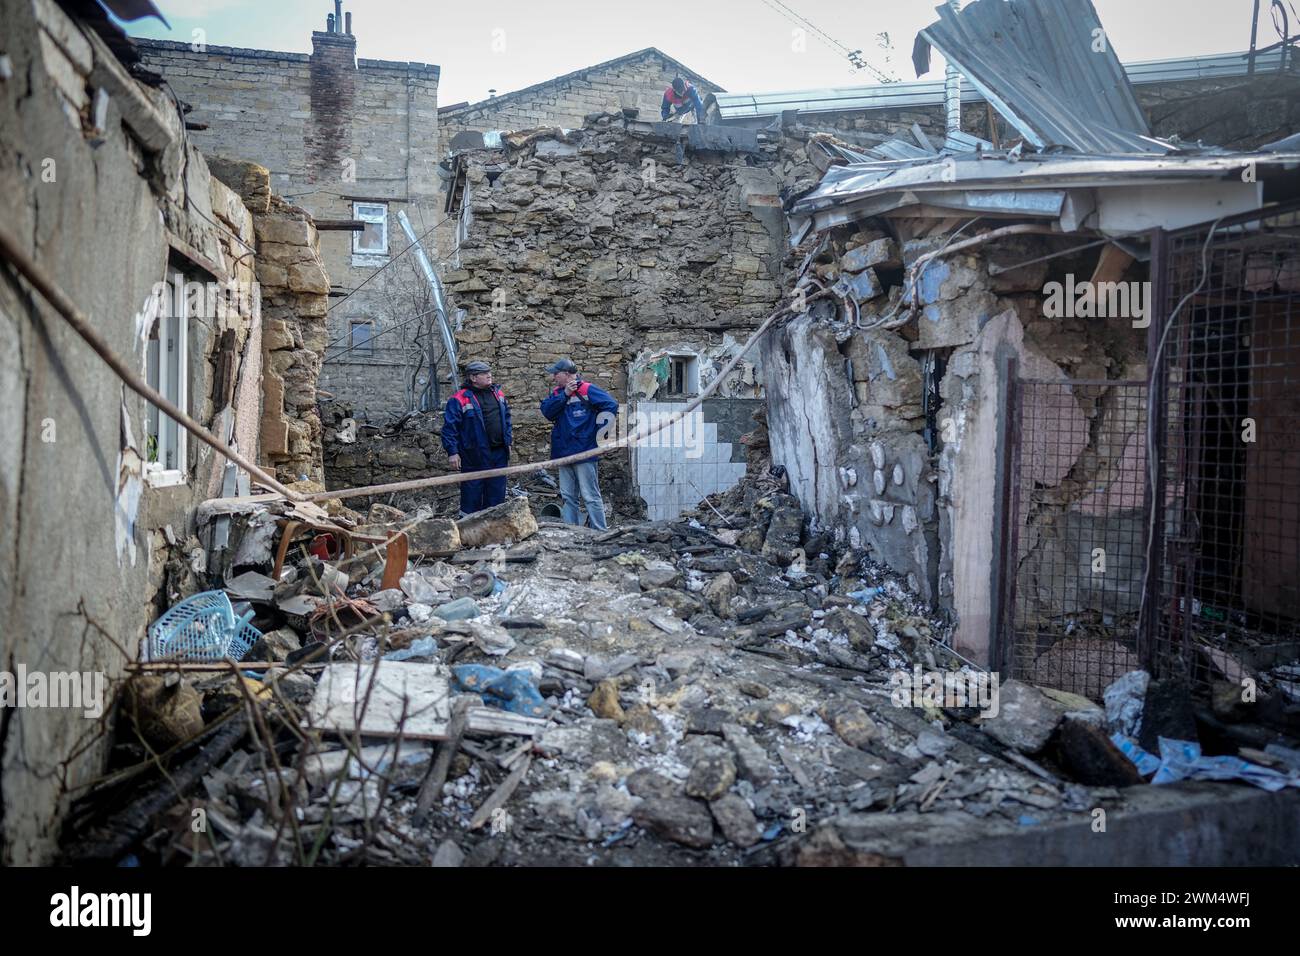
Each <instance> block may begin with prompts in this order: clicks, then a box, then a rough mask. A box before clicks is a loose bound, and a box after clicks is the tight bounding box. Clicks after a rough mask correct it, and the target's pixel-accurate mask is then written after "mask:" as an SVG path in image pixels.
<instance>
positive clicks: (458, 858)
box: [433, 840, 465, 867]
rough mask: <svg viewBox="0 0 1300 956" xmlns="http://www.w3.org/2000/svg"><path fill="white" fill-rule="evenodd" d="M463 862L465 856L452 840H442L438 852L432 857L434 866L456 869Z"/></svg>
mask: <svg viewBox="0 0 1300 956" xmlns="http://www.w3.org/2000/svg"><path fill="white" fill-rule="evenodd" d="M464 862H465V854H464V853H463V852H461V849H460V847H458V846H457V845H456V843H455V841H453V840H443V841H442V845H441V846H439V847H438V851H437V852H436V853H434V855H433V865H434V866H450V867H457V866H460V865H461V864H462V863H464Z"/></svg>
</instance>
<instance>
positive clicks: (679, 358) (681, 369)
mask: <svg viewBox="0 0 1300 956" xmlns="http://www.w3.org/2000/svg"><path fill="white" fill-rule="evenodd" d="M699 390H700V373H699V361H698V360H697V359H696V358H695V356H693V355H670V356H669V357H668V394H669V395H695V394H696V393H698V392H699Z"/></svg>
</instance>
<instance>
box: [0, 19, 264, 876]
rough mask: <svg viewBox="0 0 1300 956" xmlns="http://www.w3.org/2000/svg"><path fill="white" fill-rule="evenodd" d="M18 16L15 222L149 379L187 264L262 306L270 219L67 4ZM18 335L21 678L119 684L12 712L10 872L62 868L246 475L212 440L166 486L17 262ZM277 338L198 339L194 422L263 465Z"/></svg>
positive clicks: (3, 279)
mask: <svg viewBox="0 0 1300 956" xmlns="http://www.w3.org/2000/svg"><path fill="white" fill-rule="evenodd" d="M0 22H3V23H4V24H5V31H6V32H5V50H4V52H5V53H6V54H7V55H8V57H9V58H10V63H11V66H12V72H11V73H9V74H8V75H6V76H5V77H4V78H3V79H0V129H3V130H4V131H5V134H4V136H3V137H0V221H2V222H4V224H5V229H6V230H7V231H9V232H10V233H11V234H12V235H14V236H15V237H16V238H17V240H18V241H19V243H20V244H21V245H22V246H23V247H24V248H26V249H27V251H28V253H29V254H30V255H32V256H33V257H34V258H35V260H36V261H37V263H38V264H39V265H40V266H41V267H42V268H43V269H44V270H45V271H46V272H47V273H48V274H49V275H50V276H52V277H53V279H54V281H56V282H57V283H58V284H59V286H60V288H61V289H62V290H63V291H64V292H65V293H66V294H67V295H68V296H69V297H70V298H71V299H72V300H73V301H74V302H76V303H77V304H78V305H80V306H81V308H82V309H83V310H85V311H86V312H87V313H88V314H90V315H91V317H92V319H93V321H94V322H95V326H96V329H97V330H98V331H99V333H100V334H101V335H102V336H103V337H104V339H105V340H106V341H107V343H108V345H109V347H110V348H111V349H113V351H114V352H115V353H116V354H118V355H120V356H123V357H126V358H127V359H128V361H129V363H130V364H131V365H132V366H133V367H137V368H139V369H140V370H141V372H142V373H143V372H144V369H145V352H146V346H147V342H148V336H149V330H150V327H151V325H152V323H153V322H154V321H155V320H156V318H157V313H156V311H155V305H156V302H157V300H156V296H155V284H156V283H159V282H161V281H162V280H164V279H165V278H166V277H167V274H168V273H167V269H168V266H169V265H172V266H174V267H176V268H178V269H180V270H181V271H182V272H183V273H184V275H185V277H186V278H187V279H194V280H195V281H200V282H204V281H212V282H220V281H224V280H230V279H233V280H235V282H236V283H237V284H239V285H242V286H243V287H244V290H245V291H247V285H248V283H249V280H250V279H251V278H252V276H253V274H254V268H255V265H256V262H255V257H254V256H253V255H251V254H250V252H249V247H250V245H251V244H252V243H253V242H254V241H255V239H254V235H255V234H254V229H253V217H252V214H251V213H250V212H249V210H248V209H247V208H246V207H245V206H244V205H243V204H242V202H241V200H240V198H239V197H238V196H237V195H236V194H235V193H234V192H233V191H232V190H231V189H229V188H227V187H226V186H224V185H223V184H222V183H221V182H219V181H217V180H216V179H214V178H213V177H212V176H211V175H210V173H209V169H208V166H207V164H206V162H205V161H204V158H203V156H202V155H201V153H200V152H199V151H198V150H197V149H196V148H195V147H194V146H193V145H192V144H187V143H186V140H185V137H184V135H183V131H182V128H181V120H180V117H179V116H178V114H177V113H176V110H175V108H174V105H173V104H172V102H171V100H170V98H169V97H168V96H167V95H166V94H165V93H163V92H161V91H157V90H152V89H149V88H147V87H144V86H139V85H137V84H134V83H133V82H132V81H131V80H130V79H129V77H128V75H127V73H126V71H125V68H124V67H123V66H122V65H121V64H120V63H119V62H118V61H117V60H116V59H115V58H114V57H113V56H112V54H111V53H109V52H108V49H107V47H106V46H104V45H102V44H101V43H99V42H98V37H96V36H94V35H93V34H92V33H91V31H89V30H85V31H83V30H82V29H81V25H80V24H78V23H76V22H74V21H73V20H72V19H70V18H69V16H68V15H67V14H65V13H64V12H63V10H62V9H61V8H60V7H59V6H58V5H56V4H55V3H53V2H51V0H36V2H35V3H33V2H32V0H0ZM97 70H98V71H100V72H99V73H98V76H99V77H100V79H99V80H97V81H96V83H97V84H98V83H101V82H103V77H104V75H105V74H106V73H108V74H112V75H113V76H114V77H115V78H116V79H115V81H114V82H115V84H119V85H115V86H114V91H113V92H112V93H110V96H109V99H108V103H107V113H106V115H105V119H104V122H103V124H102V127H99V128H97V127H96V125H95V112H94V110H93V109H92V108H91V106H92V104H91V100H90V91H93V90H94V88H95V86H93V85H91V84H90V76H91V75H92V73H93V72H95V71H97ZM237 287H238V285H237ZM0 327H2V328H3V329H4V331H5V333H6V336H5V337H6V340H7V341H8V342H10V343H11V348H8V349H6V350H4V353H3V357H0V400H2V401H3V404H4V407H5V408H6V409H7V410H8V411H9V412H10V414H9V415H8V416H6V420H7V421H8V423H9V425H10V428H11V431H10V433H9V436H8V437H9V438H10V441H9V443H8V446H9V453H8V454H6V455H4V456H3V457H2V459H0V595H3V605H2V606H0V614H2V615H3V621H2V622H0V671H4V672H6V673H7V674H14V675H16V674H17V673H18V669H19V667H23V668H26V669H27V671H28V673H29V674H31V673H32V672H38V671H39V672H42V673H45V674H52V673H57V672H63V673H76V674H82V673H88V674H92V675H93V674H95V673H98V674H101V675H103V685H102V686H103V690H104V695H103V699H102V703H103V708H104V709H103V711H102V713H100V714H98V715H95V716H87V707H83V708H77V707H54V706H42V707H22V708H16V707H14V706H12V703H13V701H12V700H6V701H5V705H4V706H0V862H3V863H4V864H6V865H13V864H31V863H42V862H48V861H49V860H50V859H51V858H52V856H53V854H54V851H55V846H56V843H57V839H58V836H59V828H60V822H61V820H62V818H63V815H64V814H65V812H66V811H67V808H68V805H69V800H70V794H71V793H72V791H73V790H74V789H75V788H77V787H80V786H82V785H84V784H86V783H88V782H89V781H90V780H92V779H94V778H95V777H97V776H99V775H100V773H101V772H102V769H103V762H104V759H105V755H106V754H105V751H106V745H107V741H108V739H109V730H110V728H111V725H112V721H113V714H114V711H113V706H112V705H113V697H114V695H115V693H116V691H117V689H118V687H119V684H120V681H121V678H122V674H123V666H124V664H125V663H126V662H127V661H128V660H133V659H134V658H135V656H136V654H137V652H138V647H139V642H140V639H141V638H142V636H143V634H144V628H145V626H146V624H147V623H148V622H149V621H150V620H152V619H153V618H154V617H155V616H156V614H157V612H158V610H159V609H160V606H166V605H167V604H169V603H170V602H171V601H173V600H174V598H175V596H176V595H175V594H174V592H173V591H172V589H171V587H170V578H169V572H168V566H169V564H171V563H172V562H171V561H170V558H171V557H172V555H173V554H175V553H177V552H184V553H185V554H186V557H187V559H189V558H191V557H192V559H193V560H194V561H197V562H200V563H201V562H202V560H203V552H202V549H201V548H198V542H197V539H196V538H195V537H194V536H193V534H192V532H193V527H192V522H191V515H192V513H193V509H194V507H195V506H196V505H197V503H198V502H199V501H202V500H203V499H205V498H207V497H209V496H210V495H211V494H213V489H214V488H220V485H221V479H222V475H223V472H224V463H223V462H221V461H219V460H218V459H217V457H216V456H215V455H214V454H213V453H212V452H211V451H210V450H209V449H208V448H207V447H206V446H204V445H202V444H201V443H199V442H197V441H195V440H192V439H191V440H190V441H189V443H188V449H187V454H188V460H187V461H186V462H185V463H184V465H185V467H184V480H183V482H182V483H180V484H176V485H172V486H170V487H155V486H154V485H153V484H151V483H149V482H147V481H146V480H145V479H144V476H143V470H144V469H143V466H144V463H145V461H146V460H147V458H148V452H147V450H146V447H145V437H144V436H145V427H146V420H147V416H148V409H147V405H146V403H145V401H144V400H143V399H141V398H139V397H137V396H136V395H135V394H134V393H133V392H129V391H127V390H126V389H125V388H124V387H123V385H122V383H121V382H120V380H119V379H118V378H117V377H116V375H115V374H114V373H113V372H112V371H111V370H110V369H109V368H108V367H107V366H106V365H105V364H104V363H103V361H102V360H101V359H99V358H98V357H97V356H95V355H94V354H93V353H92V352H91V351H90V349H89V348H88V347H87V346H86V345H85V343H84V342H82V341H81V339H80V338H79V337H78V336H77V335H76V334H75V333H74V332H72V330H71V329H70V328H69V327H68V325H67V324H66V323H65V322H64V321H63V320H62V319H61V318H59V317H58V316H57V314H56V313H55V312H54V311H53V310H52V309H51V308H50V307H49V306H48V305H47V304H46V303H45V302H44V300H43V299H41V298H40V297H39V296H37V295H36V294H35V293H34V292H32V291H31V289H30V288H29V287H28V286H27V285H26V284H25V283H24V282H22V281H20V280H18V279H17V278H16V274H15V273H14V272H13V271H12V270H11V269H9V268H8V267H5V266H0ZM261 331H262V330H261V320H260V312H259V310H258V300H257V298H256V294H255V292H253V293H252V294H251V296H250V297H248V298H243V297H240V296H238V295H236V296H232V297H231V298H230V299H222V300H220V301H219V303H218V305H217V307H216V308H215V309H214V310H212V311H209V312H207V313H205V314H201V315H199V316H196V317H195V319H194V320H192V321H191V322H190V333H189V339H188V346H189V353H190V356H191V372H190V378H189V411H190V414H191V415H192V416H193V417H195V418H197V419H198V420H199V421H200V422H201V423H202V424H204V425H205V426H206V427H209V428H210V429H212V430H214V431H217V432H224V433H225V434H227V435H233V436H234V437H235V439H236V440H237V441H238V442H239V444H240V447H241V448H242V449H243V450H244V451H246V452H250V453H253V454H256V452H257V439H258V421H259V417H260V401H259V394H258V387H257V386H258V376H259V371H258V365H259V360H260V357H261ZM70 503H75V506H72V507H70ZM194 552H197V553H196V554H195V553H194ZM6 690H7V691H8V692H12V691H13V690H14V688H12V687H7V688H6ZM19 691H20V692H22V693H24V694H25V692H26V688H25V687H23V688H19ZM48 703H52V701H50V700H49V699H48V698H47V704H48ZM87 706H88V705H87Z"/></svg>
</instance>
